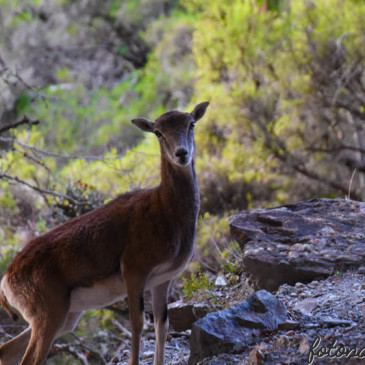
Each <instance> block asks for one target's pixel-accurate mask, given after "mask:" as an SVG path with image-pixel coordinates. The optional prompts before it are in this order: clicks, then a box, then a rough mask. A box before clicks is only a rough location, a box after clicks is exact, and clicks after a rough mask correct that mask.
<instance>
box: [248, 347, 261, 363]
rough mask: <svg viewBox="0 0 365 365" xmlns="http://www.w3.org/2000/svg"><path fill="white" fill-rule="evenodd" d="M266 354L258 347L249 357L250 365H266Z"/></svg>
mask: <svg viewBox="0 0 365 365" xmlns="http://www.w3.org/2000/svg"><path fill="white" fill-rule="evenodd" d="M263 360H264V354H263V353H262V351H261V350H260V349H259V348H258V347H257V346H256V347H255V348H254V349H253V350H252V351H251V352H250V354H249V355H248V365H264V361H263Z"/></svg>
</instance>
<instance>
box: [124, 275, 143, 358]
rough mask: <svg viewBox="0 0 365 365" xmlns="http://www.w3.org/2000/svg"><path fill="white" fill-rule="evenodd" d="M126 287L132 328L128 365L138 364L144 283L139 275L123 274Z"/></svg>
mask: <svg viewBox="0 0 365 365" xmlns="http://www.w3.org/2000/svg"><path fill="white" fill-rule="evenodd" d="M123 274H124V279H125V282H126V285H127V293H128V307H129V317H130V321H131V327H132V345H131V352H130V355H129V361H128V365H138V364H139V349H140V343H141V336H142V330H143V321H144V300H143V292H144V283H145V280H144V278H143V277H141V276H139V274H133V273H128V274H126V273H123Z"/></svg>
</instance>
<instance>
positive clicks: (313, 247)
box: [229, 199, 365, 291]
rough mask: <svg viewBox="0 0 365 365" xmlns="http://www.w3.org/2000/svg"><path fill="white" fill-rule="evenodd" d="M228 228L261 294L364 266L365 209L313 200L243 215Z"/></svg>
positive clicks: (338, 201)
mask: <svg viewBox="0 0 365 365" xmlns="http://www.w3.org/2000/svg"><path fill="white" fill-rule="evenodd" d="M229 225H230V229H231V234H232V236H233V237H234V238H235V239H236V240H237V241H238V243H239V244H240V246H241V248H242V250H243V255H244V258H243V263H244V266H245V269H246V271H247V272H248V273H249V274H250V275H251V277H252V278H253V279H254V281H255V282H256V284H257V285H258V287H259V288H264V289H267V290H270V291H273V290H276V289H277V288H278V287H279V286H280V285H281V284H284V283H287V284H291V285H294V284H295V283H296V282H302V283H306V282H309V281H311V280H313V279H314V278H316V277H320V276H325V277H327V276H329V275H330V274H332V273H333V272H335V271H336V270H337V269H339V268H341V269H346V268H350V267H359V266H361V265H364V263H365V230H364V227H365V203H361V202H355V201H351V200H343V199H313V200H308V201H303V202H300V203H298V204H295V205H286V206H281V207H277V208H268V209H253V210H250V211H242V212H240V213H238V214H236V215H233V216H232V217H231V218H230V220H229Z"/></svg>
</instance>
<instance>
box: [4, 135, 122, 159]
mask: <svg viewBox="0 0 365 365" xmlns="http://www.w3.org/2000/svg"><path fill="white" fill-rule="evenodd" d="M0 141H1V142H13V143H16V144H18V145H19V146H21V147H23V148H27V149H30V150H31V151H32V152H34V153H35V154H36V155H37V154H39V155H41V156H44V157H54V158H63V159H78V160H88V161H106V160H118V159H120V156H116V157H105V156H86V155H69V154H68V153H65V152H64V153H55V152H49V151H46V150H43V149H41V148H39V147H36V146H32V145H30V144H27V143H24V142H21V141H19V140H18V139H15V138H8V137H0Z"/></svg>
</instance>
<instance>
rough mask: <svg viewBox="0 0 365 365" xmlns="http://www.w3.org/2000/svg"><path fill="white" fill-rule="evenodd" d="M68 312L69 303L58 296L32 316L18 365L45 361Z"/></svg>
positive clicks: (36, 364)
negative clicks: (21, 357) (23, 352)
mask: <svg viewBox="0 0 365 365" xmlns="http://www.w3.org/2000/svg"><path fill="white" fill-rule="evenodd" d="M53 298H55V297H53ZM55 299H56V298H55ZM68 310H69V301H68V300H63V299H61V298H60V297H59V296H58V298H57V299H56V300H50V301H49V302H48V303H47V306H46V307H43V306H42V309H39V310H38V311H37V313H36V314H34V315H33V316H32V318H31V319H30V321H29V322H30V326H31V328H32V332H31V337H30V341H29V344H28V347H27V349H26V351H25V355H24V357H23V359H22V361H21V363H20V365H42V364H43V363H44V362H45V361H46V358H47V355H48V353H49V351H50V349H51V347H52V344H53V341H54V340H55V339H56V337H57V335H58V334H60V332H61V331H62V329H63V328H64V327H65V323H66V319H67V315H68Z"/></svg>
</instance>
